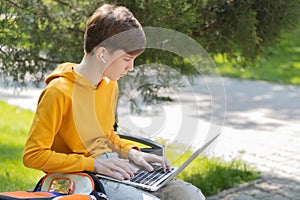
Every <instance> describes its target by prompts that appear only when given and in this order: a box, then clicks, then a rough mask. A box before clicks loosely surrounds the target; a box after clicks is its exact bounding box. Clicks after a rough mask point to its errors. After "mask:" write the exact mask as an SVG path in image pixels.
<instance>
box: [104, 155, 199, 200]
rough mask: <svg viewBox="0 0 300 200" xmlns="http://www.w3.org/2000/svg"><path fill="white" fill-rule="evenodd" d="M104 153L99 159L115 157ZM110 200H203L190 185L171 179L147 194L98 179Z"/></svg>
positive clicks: (120, 184)
mask: <svg viewBox="0 0 300 200" xmlns="http://www.w3.org/2000/svg"><path fill="white" fill-rule="evenodd" d="M117 156H118V155H117V154H116V153H105V154H103V155H102V156H101V157H102V158H106V157H117ZM100 180H101V182H102V184H103V186H104V189H105V191H106V194H107V196H108V198H109V199H110V200H158V199H161V200H183V199H184V200H205V197H204V195H203V194H202V192H201V190H200V189H198V188H197V187H195V186H193V185H192V184H190V183H187V182H184V181H182V180H179V179H173V180H171V181H170V182H169V183H167V184H166V185H165V186H163V187H162V188H160V189H159V190H158V191H156V192H147V191H144V190H141V189H137V188H135V187H132V186H128V185H125V184H122V183H118V182H114V181H109V180H105V179H100Z"/></svg>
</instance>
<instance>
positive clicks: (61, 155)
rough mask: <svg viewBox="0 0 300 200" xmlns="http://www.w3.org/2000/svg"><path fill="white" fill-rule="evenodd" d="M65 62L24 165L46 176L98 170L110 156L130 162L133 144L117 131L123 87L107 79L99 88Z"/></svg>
mask: <svg viewBox="0 0 300 200" xmlns="http://www.w3.org/2000/svg"><path fill="white" fill-rule="evenodd" d="M74 67H76V64H72V63H65V64H62V65H60V66H59V67H58V68H57V69H56V70H54V71H53V72H52V73H51V74H50V75H49V76H48V77H47V78H46V83H47V84H48V85H47V87H46V88H45V89H44V91H43V92H42V93H41V95H40V98H39V100H38V106H37V110H36V113H35V117H34V120H33V123H32V126H31V129H30V133H29V136H28V139H27V142H26V145H25V150H24V155H23V162H24V165H25V166H27V167H30V168H35V169H39V170H43V171H46V172H76V171H84V170H87V171H94V158H96V157H97V156H99V155H101V154H103V153H105V152H112V151H116V152H118V153H119V154H120V155H121V157H125V158H126V157H127V155H128V151H129V150H130V149H131V148H136V147H135V146H133V145H132V144H129V143H127V142H124V141H122V140H121V139H120V138H119V136H117V135H116V134H115V133H114V131H113V124H114V120H115V115H114V114H115V110H116V103H117V97H118V84H117V82H115V81H112V80H109V79H108V78H104V79H103V80H102V81H101V83H100V84H99V86H98V87H95V86H94V85H93V84H92V83H91V82H90V81H89V80H87V79H86V78H85V77H83V76H81V75H80V74H79V73H77V72H76V71H74Z"/></svg>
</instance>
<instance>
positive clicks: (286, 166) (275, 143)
mask: <svg viewBox="0 0 300 200" xmlns="http://www.w3.org/2000/svg"><path fill="white" fill-rule="evenodd" d="M224 85H225V89H226V94H227V98H226V99H227V114H226V116H227V117H226V125H225V127H224V128H223V134H222V136H221V138H220V140H219V142H218V143H217V145H216V147H215V149H214V154H215V155H216V156H222V157H223V158H225V159H228V160H230V159H232V158H241V159H242V160H244V161H245V162H247V163H249V164H250V165H253V166H255V167H256V168H258V169H259V170H261V171H262V172H263V176H262V179H260V180H256V181H255V182H253V183H251V184H249V183H248V184H245V185H241V186H239V187H236V188H233V189H230V190H226V191H224V192H221V193H220V194H218V195H215V196H210V197H208V199H210V200H213V199H224V200H252V199H262V200H269V199H270V200H271V199H272V200H276V199H280V200H281V199H283V200H284V199H291V200H297V199H299V200H300V87H294V86H282V85H277V84H269V83H266V82H260V81H258V82H257V81H239V80H234V79H226V78H225V79H224ZM39 92H40V90H39V89H30V90H27V91H23V92H21V93H20V95H19V96H16V95H14V94H13V92H12V90H7V89H4V88H0V99H4V100H6V101H7V102H9V103H11V104H16V105H20V106H22V107H24V108H28V109H32V110H34V109H35V104H36V101H37V98H38V94H39Z"/></svg>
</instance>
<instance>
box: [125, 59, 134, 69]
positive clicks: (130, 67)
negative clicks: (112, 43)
mask: <svg viewBox="0 0 300 200" xmlns="http://www.w3.org/2000/svg"><path fill="white" fill-rule="evenodd" d="M133 70H134V62H133V61H132V62H130V63H129V64H128V65H127V66H126V71H133Z"/></svg>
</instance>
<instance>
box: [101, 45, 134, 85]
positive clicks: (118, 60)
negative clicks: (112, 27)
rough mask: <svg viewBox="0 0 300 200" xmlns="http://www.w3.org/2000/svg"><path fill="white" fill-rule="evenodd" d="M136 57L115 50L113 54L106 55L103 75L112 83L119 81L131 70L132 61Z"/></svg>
mask: <svg viewBox="0 0 300 200" xmlns="http://www.w3.org/2000/svg"><path fill="white" fill-rule="evenodd" d="M137 56H138V55H135V56H132V55H130V54H127V53H125V52H124V51H123V50H117V51H115V52H114V53H113V54H108V55H106V56H105V57H106V60H107V61H108V62H107V63H108V67H107V68H106V69H105V70H104V73H103V75H104V76H106V77H108V78H109V79H111V80H113V81H117V80H119V79H120V78H121V77H123V76H125V75H126V74H127V73H128V71H132V70H133V65H134V59H135V58H136V57H137Z"/></svg>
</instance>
